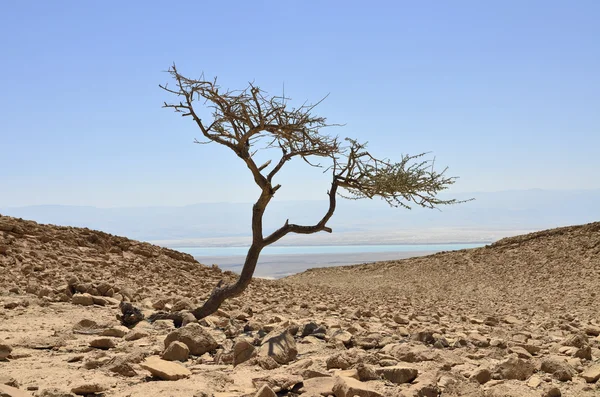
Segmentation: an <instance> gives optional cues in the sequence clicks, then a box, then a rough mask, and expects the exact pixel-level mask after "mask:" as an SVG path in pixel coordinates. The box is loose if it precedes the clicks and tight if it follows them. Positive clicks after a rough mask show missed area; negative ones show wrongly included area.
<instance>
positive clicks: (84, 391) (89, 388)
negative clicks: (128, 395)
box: [71, 382, 108, 396]
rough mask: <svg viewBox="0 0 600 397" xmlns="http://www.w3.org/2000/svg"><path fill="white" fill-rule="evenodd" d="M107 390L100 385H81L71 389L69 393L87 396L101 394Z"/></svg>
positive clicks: (92, 383)
mask: <svg viewBox="0 0 600 397" xmlns="http://www.w3.org/2000/svg"><path fill="white" fill-rule="evenodd" d="M105 390H108V387H107V386H106V385H103V384H100V383H94V382H90V383H82V384H79V385H77V386H75V387H73V388H71V392H72V393H74V394H77V395H81V396H87V395H88V394H95V393H102V392H103V391H105Z"/></svg>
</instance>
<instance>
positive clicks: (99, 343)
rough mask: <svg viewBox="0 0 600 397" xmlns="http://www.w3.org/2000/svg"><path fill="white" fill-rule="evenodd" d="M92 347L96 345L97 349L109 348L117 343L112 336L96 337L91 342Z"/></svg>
mask: <svg viewBox="0 0 600 397" xmlns="http://www.w3.org/2000/svg"><path fill="white" fill-rule="evenodd" d="M90 346H91V347H95V348H96V349H103V350H108V349H112V348H113V347H116V346H117V344H116V343H115V341H114V340H113V339H112V338H98V339H94V340H92V341H91V342H90Z"/></svg>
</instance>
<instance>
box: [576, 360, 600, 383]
mask: <svg viewBox="0 0 600 397" xmlns="http://www.w3.org/2000/svg"><path fill="white" fill-rule="evenodd" d="M580 376H581V377H582V378H583V379H585V381H586V382H587V383H594V382H597V381H598V380H599V379H600V364H594V365H592V366H591V367H589V368H587V369H586V370H585V371H583V372H582V373H581V375H580Z"/></svg>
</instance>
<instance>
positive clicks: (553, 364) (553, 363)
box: [541, 357, 576, 382]
mask: <svg viewBox="0 0 600 397" xmlns="http://www.w3.org/2000/svg"><path fill="white" fill-rule="evenodd" d="M541 370H542V371H544V372H547V373H549V374H552V375H553V376H554V377H555V378H556V379H558V380H559V381H561V382H566V381H568V380H571V379H572V378H573V375H574V374H575V373H576V372H575V370H574V369H573V367H571V365H569V363H567V362H566V361H565V360H564V359H562V358H560V357H544V358H543V359H542V362H541Z"/></svg>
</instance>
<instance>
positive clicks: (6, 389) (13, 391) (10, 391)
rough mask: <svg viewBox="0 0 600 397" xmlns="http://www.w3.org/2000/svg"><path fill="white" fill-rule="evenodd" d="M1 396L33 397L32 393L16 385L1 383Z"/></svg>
mask: <svg viewBox="0 0 600 397" xmlns="http://www.w3.org/2000/svg"><path fill="white" fill-rule="evenodd" d="M0 397H31V394H29V393H26V392H24V391H22V390H19V389H17V388H16V387H12V386H8V385H1V384H0Z"/></svg>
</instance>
